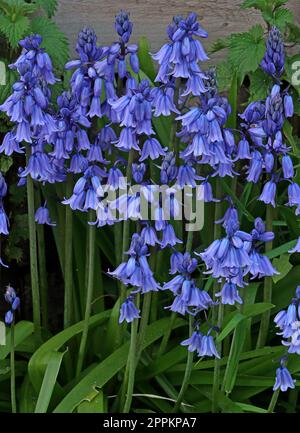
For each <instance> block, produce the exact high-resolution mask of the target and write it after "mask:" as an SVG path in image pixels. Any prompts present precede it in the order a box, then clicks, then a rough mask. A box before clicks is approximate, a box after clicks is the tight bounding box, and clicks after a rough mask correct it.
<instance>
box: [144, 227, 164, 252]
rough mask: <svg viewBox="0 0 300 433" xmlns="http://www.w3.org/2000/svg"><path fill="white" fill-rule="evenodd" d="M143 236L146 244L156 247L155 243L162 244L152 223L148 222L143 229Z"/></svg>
mask: <svg viewBox="0 0 300 433" xmlns="http://www.w3.org/2000/svg"><path fill="white" fill-rule="evenodd" d="M141 237H142V239H143V241H144V242H145V244H146V245H151V246H152V247H154V246H155V245H160V244H161V242H160V241H159V239H158V237H157V234H156V230H155V228H154V227H152V226H151V225H150V224H147V225H146V227H144V228H143V229H142V231H141Z"/></svg>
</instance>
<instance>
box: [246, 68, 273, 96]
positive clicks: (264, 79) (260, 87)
mask: <svg viewBox="0 0 300 433" xmlns="http://www.w3.org/2000/svg"><path fill="white" fill-rule="evenodd" d="M249 77H250V88H249V90H250V101H251V102H252V101H257V100H261V99H265V98H266V97H267V95H268V92H269V89H270V86H271V85H272V79H271V77H270V76H269V75H267V74H266V73H265V72H264V71H263V70H262V69H257V71H255V72H251V73H250V74H249Z"/></svg>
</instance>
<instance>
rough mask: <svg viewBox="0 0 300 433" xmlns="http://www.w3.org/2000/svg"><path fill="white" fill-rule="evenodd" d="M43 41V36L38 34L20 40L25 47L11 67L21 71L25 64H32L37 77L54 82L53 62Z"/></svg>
mask: <svg viewBox="0 0 300 433" xmlns="http://www.w3.org/2000/svg"><path fill="white" fill-rule="evenodd" d="M42 41H43V39H42V37H41V36H40V35H38V34H32V35H29V36H27V37H26V38H25V39H22V40H21V41H20V42H19V45H20V46H21V47H22V48H23V50H22V53H21V55H20V56H19V57H18V59H17V61H16V62H15V63H14V64H12V65H10V68H11V69H18V71H19V70H20V67H22V65H23V64H30V68H31V69H32V71H33V74H34V75H35V76H36V77H41V78H42V79H43V80H44V81H45V82H46V83H47V84H54V83H55V82H56V79H55V77H54V75H53V68H52V62H51V59H50V57H49V55H48V53H46V52H45V49H44V48H41V44H42Z"/></svg>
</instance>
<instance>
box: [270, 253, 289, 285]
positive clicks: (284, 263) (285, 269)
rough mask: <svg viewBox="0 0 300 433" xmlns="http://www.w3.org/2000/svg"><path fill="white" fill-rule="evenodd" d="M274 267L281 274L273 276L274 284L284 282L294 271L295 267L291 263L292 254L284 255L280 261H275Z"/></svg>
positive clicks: (279, 258)
mask: <svg viewBox="0 0 300 433" xmlns="http://www.w3.org/2000/svg"><path fill="white" fill-rule="evenodd" d="M273 266H274V267H275V269H276V270H277V271H278V272H280V274H279V275H273V277H272V279H273V281H274V283H277V282H278V281H280V280H282V278H284V277H285V276H286V275H287V274H288V273H289V272H290V270H291V269H292V267H293V265H291V263H290V254H282V256H280V257H278V259H274V260H273Z"/></svg>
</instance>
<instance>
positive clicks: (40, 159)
mask: <svg viewBox="0 0 300 433" xmlns="http://www.w3.org/2000/svg"><path fill="white" fill-rule="evenodd" d="M52 174H53V170H52V166H51V160H50V157H49V154H48V153H46V152H45V143H43V142H34V143H33V144H32V146H31V155H30V156H29V160H28V163H27V166H26V167H25V169H24V170H23V171H22V173H21V174H20V176H21V177H26V176H28V175H29V176H31V177H32V179H34V180H39V181H42V182H45V181H46V182H47V181H48V179H49V177H51V175H52Z"/></svg>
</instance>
